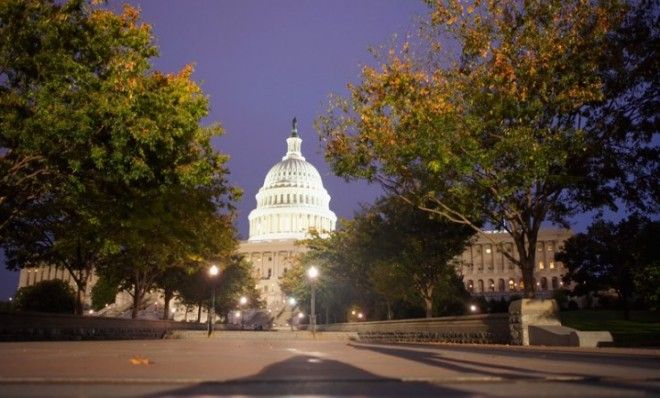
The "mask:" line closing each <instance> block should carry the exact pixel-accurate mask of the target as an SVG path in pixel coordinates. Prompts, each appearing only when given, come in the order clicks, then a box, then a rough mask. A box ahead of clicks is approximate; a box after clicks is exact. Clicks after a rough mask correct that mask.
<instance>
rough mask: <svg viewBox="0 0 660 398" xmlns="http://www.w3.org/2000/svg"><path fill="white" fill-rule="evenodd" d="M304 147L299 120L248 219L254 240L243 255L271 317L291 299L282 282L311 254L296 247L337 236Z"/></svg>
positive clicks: (241, 247) (327, 198)
mask: <svg viewBox="0 0 660 398" xmlns="http://www.w3.org/2000/svg"><path fill="white" fill-rule="evenodd" d="M301 146H302V139H301V138H300V136H299V135H298V128H297V125H296V121H295V119H294V122H293V128H292V130H291V135H290V137H288V138H287V139H286V154H285V155H284V157H283V158H282V160H281V161H279V162H278V163H276V164H275V165H274V166H273V167H271V169H270V171H268V173H267V174H266V178H265V179H264V184H263V186H262V187H261V189H259V192H257V195H256V201H257V207H256V208H255V209H254V210H252V211H251V212H250V215H249V216H248V220H249V229H250V232H249V237H248V240H246V241H243V242H241V243H240V245H239V250H238V251H239V253H241V254H243V255H244V256H245V258H246V259H247V260H248V261H250V262H251V263H252V266H253V273H254V276H255V278H256V279H257V281H258V282H257V289H258V290H259V291H260V292H261V296H262V299H263V300H264V301H265V303H266V308H268V309H269V310H271V311H274V310H278V309H279V308H281V306H282V304H283V301H284V300H285V299H286V297H284V296H283V294H282V292H281V290H280V286H279V280H280V279H281V278H282V276H283V275H284V274H285V273H286V272H287V270H289V269H290V268H291V266H292V265H293V261H294V260H295V257H296V256H297V255H298V254H299V253H301V252H303V251H305V248H304V247H301V246H297V245H296V241H298V240H302V239H306V238H309V231H310V230H315V231H317V232H319V233H320V234H321V235H323V234H324V233H327V232H330V231H334V229H335V226H336V224H337V216H336V215H335V213H333V212H332V210H330V195H329V194H328V191H326V189H325V188H324V187H323V181H322V180H321V175H320V174H319V172H318V170H316V168H315V167H314V166H313V165H312V164H311V163H309V162H307V161H306V160H305V157H304V156H303V154H302V150H301Z"/></svg>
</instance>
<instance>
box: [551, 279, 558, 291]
mask: <svg viewBox="0 0 660 398" xmlns="http://www.w3.org/2000/svg"><path fill="white" fill-rule="evenodd" d="M557 289H559V280H558V279H557V277H556V276H553V277H552V290H557Z"/></svg>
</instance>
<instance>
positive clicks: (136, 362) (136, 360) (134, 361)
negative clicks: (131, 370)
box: [131, 356, 153, 365]
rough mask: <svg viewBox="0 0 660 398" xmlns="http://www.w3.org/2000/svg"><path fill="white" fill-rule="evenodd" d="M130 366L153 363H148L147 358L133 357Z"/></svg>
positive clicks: (150, 362)
mask: <svg viewBox="0 0 660 398" xmlns="http://www.w3.org/2000/svg"><path fill="white" fill-rule="evenodd" d="M131 364H133V365H151V364H153V362H152V361H150V360H149V358H143V357H138V356H135V357H133V358H131Z"/></svg>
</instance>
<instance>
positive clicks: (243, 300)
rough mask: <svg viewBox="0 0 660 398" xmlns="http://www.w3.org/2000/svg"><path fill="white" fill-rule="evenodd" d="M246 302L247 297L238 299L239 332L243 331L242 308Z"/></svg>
mask: <svg viewBox="0 0 660 398" xmlns="http://www.w3.org/2000/svg"><path fill="white" fill-rule="evenodd" d="M247 302H248V299H247V297H245V296H242V297H241V298H240V299H238V306H239V310H240V313H241V330H243V329H244V324H243V312H244V311H243V306H244V305H245V304H247Z"/></svg>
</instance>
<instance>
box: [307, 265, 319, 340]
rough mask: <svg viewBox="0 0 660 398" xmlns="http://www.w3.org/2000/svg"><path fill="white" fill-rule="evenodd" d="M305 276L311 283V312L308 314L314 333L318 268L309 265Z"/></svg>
mask: <svg viewBox="0 0 660 398" xmlns="http://www.w3.org/2000/svg"><path fill="white" fill-rule="evenodd" d="M307 276H308V277H309V280H310V281H311V283H312V305H311V307H312V313H311V314H310V316H309V324H310V326H311V327H312V333H316V278H318V276H319V270H318V268H316V267H315V266H313V265H312V266H311V267H309V269H308V270H307Z"/></svg>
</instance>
